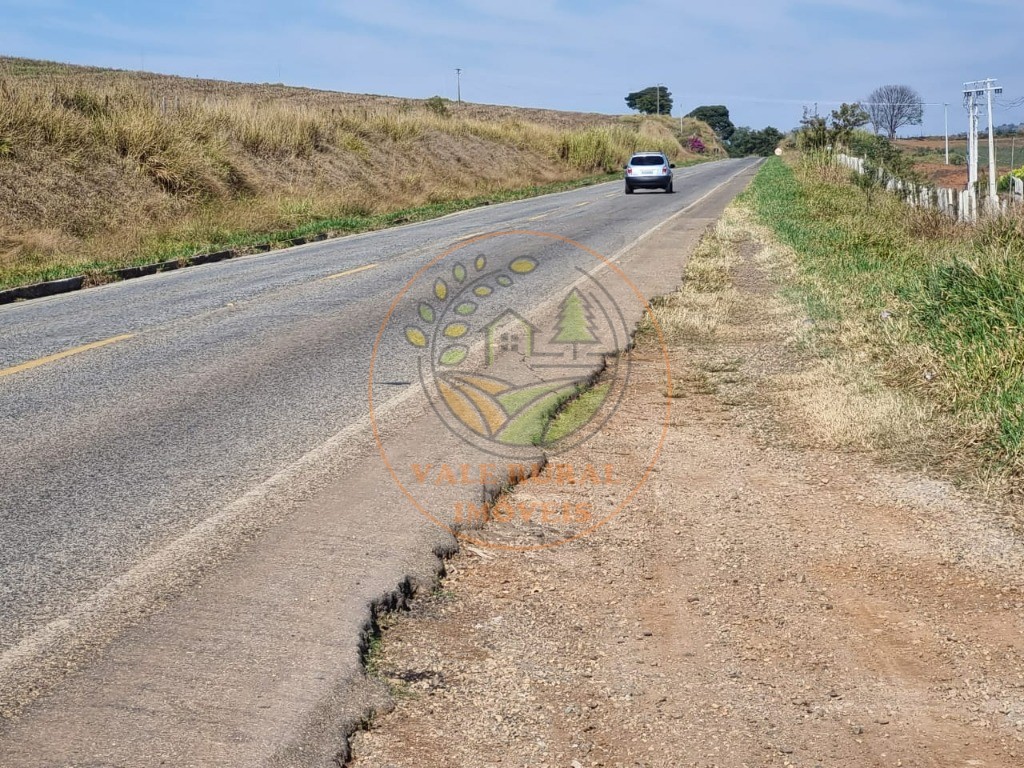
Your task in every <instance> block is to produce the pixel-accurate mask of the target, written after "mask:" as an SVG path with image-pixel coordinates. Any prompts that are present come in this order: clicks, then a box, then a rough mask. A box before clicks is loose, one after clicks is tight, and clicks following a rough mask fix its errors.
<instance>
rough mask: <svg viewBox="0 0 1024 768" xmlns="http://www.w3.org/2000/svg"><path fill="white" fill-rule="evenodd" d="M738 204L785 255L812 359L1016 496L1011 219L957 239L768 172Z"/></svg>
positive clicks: (1017, 309)
mask: <svg viewBox="0 0 1024 768" xmlns="http://www.w3.org/2000/svg"><path fill="white" fill-rule="evenodd" d="M743 200H744V202H745V203H746V204H747V205H749V206H750V207H751V208H752V209H753V211H754V212H755V213H756V215H757V216H758V217H759V219H760V220H761V222H763V223H764V224H765V225H767V227H768V228H769V229H770V230H772V231H773V232H774V235H775V237H776V238H778V240H780V241H781V242H782V243H783V244H784V245H786V246H789V247H790V248H791V249H792V251H793V253H794V254H795V255H794V265H793V266H794V269H793V271H792V282H793V292H794V296H795V297H796V298H797V300H798V301H799V302H801V304H802V306H803V307H804V308H805V311H806V313H807V315H808V317H809V320H810V321H811V322H813V333H812V334H811V339H812V342H811V343H812V344H813V345H814V346H815V348H816V350H817V351H819V352H822V353H823V354H826V355H831V356H834V357H837V358H844V359H846V360H847V361H848V366H847V367H848V368H849V367H850V366H851V365H852V366H859V367H862V368H870V369H871V371H872V375H875V376H877V378H878V379H879V380H880V381H881V382H884V384H885V385H886V386H888V387H889V388H892V389H894V390H896V391H899V392H903V393H911V394H912V395H913V397H914V398H915V399H916V400H917V401H918V402H921V403H924V404H927V405H930V406H931V407H932V410H933V412H934V413H936V414H938V415H939V417H940V418H937V419H934V420H932V421H931V423H930V424H926V425H922V424H917V425H915V424H906V429H907V430H909V431H910V432H914V431H915V430H918V429H922V428H923V429H924V430H925V431H927V432H930V434H923V433H922V434H921V439H922V440H923V441H924V443H926V444H927V446H928V447H929V448H930V449H932V450H938V451H939V452H941V453H942V454H943V457H942V458H943V459H944V460H945V462H946V463H947V465H948V464H949V463H950V462H951V463H953V464H954V465H956V468H957V469H959V470H965V469H969V470H971V471H978V472H980V473H981V474H982V475H984V476H988V477H990V478H994V477H1001V478H1003V479H1009V480H1010V482H1011V484H1012V485H1013V486H1014V487H1016V488H1017V489H1019V488H1020V481H1021V479H1022V477H1024V219H1022V218H1019V217H1018V218H1007V219H1001V220H992V221H988V222H985V223H983V224H981V225H979V226H978V227H976V228H972V227H966V226H962V225H957V224H955V223H953V222H950V221H948V220H946V219H944V218H942V217H941V216H940V215H938V214H936V213H934V212H929V211H923V210H917V209H913V208H909V207H907V206H905V205H903V204H902V203H900V202H898V201H897V200H896V199H895V198H893V197H892V196H890V195H888V194H885V193H882V192H878V191H875V192H873V193H870V194H869V191H865V190H863V189H860V188H858V187H856V186H854V185H853V184H851V183H850V182H849V179H848V177H847V175H846V174H845V173H844V172H841V171H839V170H837V169H835V168H832V167H829V166H822V165H818V164H813V163H810V162H807V161H804V162H802V163H801V162H799V161H798V162H796V163H791V164H787V163H784V162H782V161H781V160H778V159H774V158H773V159H771V160H769V161H768V162H767V163H766V164H765V166H764V167H763V168H762V170H761V172H760V173H759V174H758V176H757V178H756V179H755V181H754V183H753V185H752V186H751V188H750V189H749V190H748V192H747V193H745V196H744V198H743ZM940 422H941V425H940ZM901 426H903V425H899V424H897V425H894V427H895V429H896V430H897V431H898V430H899V429H900V427H901Z"/></svg>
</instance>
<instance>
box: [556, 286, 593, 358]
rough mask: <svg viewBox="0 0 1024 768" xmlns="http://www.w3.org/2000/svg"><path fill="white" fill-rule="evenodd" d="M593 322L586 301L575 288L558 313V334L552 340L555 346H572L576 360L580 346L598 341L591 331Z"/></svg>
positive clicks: (573, 356)
mask: <svg viewBox="0 0 1024 768" xmlns="http://www.w3.org/2000/svg"><path fill="white" fill-rule="evenodd" d="M592 323H593V320H592V318H591V316H590V308H589V307H588V306H587V302H586V299H584V298H583V297H582V296H580V292H579V291H577V290H576V289H575V288H573V289H572V291H571V292H570V293H569V295H568V296H566V297H565V301H563V302H562V308H561V309H560V310H559V312H558V326H557V327H558V333H556V334H555V338H553V339H552V340H551V342H552V343H553V344H572V359H573V360H575V359H576V356H577V350H578V347H579V345H580V344H596V343H597V339H596V338H594V333H593V332H592V331H591V330H590V328H591V325H592Z"/></svg>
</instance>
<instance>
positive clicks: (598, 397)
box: [544, 382, 611, 445]
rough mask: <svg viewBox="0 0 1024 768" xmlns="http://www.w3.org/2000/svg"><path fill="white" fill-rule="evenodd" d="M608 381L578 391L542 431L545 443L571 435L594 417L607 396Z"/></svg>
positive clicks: (609, 385)
mask: <svg viewBox="0 0 1024 768" xmlns="http://www.w3.org/2000/svg"><path fill="white" fill-rule="evenodd" d="M610 387H611V384H610V383H607V382H606V383H604V384H598V385H597V386H595V387H590V388H589V389H585V390H583V391H581V392H579V394H578V396H577V397H576V398H575V399H574V400H572V401H571V402H569V403H568V404H567V405H566V406H565V407H564V408H563V409H562V410H560V411H558V413H556V414H555V417H554V418H553V419H552V420H551V421H550V423H549V424H548V426H547V430H546V431H545V433H544V443H545V445H550V444H552V443H556V442H558V441H559V440H561V439H562V438H563V437H567V436H568V435H571V434H572V433H573V432H575V431H576V430H578V429H579V428H580V427H582V426H583V425H584V424H586V423H587V422H589V421H590V420H591V419H592V418H594V414H595V413H597V410H598V409H599V408H600V407H601V406H602V405H604V401H605V399H606V398H607V397H608V390H609V389H610Z"/></svg>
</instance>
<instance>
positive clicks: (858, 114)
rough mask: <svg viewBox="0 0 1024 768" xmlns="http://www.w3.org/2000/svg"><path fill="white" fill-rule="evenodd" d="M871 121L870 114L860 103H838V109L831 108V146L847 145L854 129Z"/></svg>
mask: <svg viewBox="0 0 1024 768" xmlns="http://www.w3.org/2000/svg"><path fill="white" fill-rule="evenodd" d="M869 122H871V115H870V114H868V112H867V110H866V109H864V107H862V106H861V105H860V103H859V102H854V103H853V104H846V103H843V104H840V105H839V109H833V110H832V129H831V130H832V136H831V137H830V138H831V141H832V144H833V146H844V147H845V146H849V144H850V138H851V137H852V136H853V132H854V130H856V129H857V128H860V127H862V126H865V125H867V124H868V123H869Z"/></svg>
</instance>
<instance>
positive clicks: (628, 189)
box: [626, 184, 633, 195]
mask: <svg viewBox="0 0 1024 768" xmlns="http://www.w3.org/2000/svg"><path fill="white" fill-rule="evenodd" d="M626 194H627V195H632V194H633V188H632V187H631V186H629V184H627V185H626Z"/></svg>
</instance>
